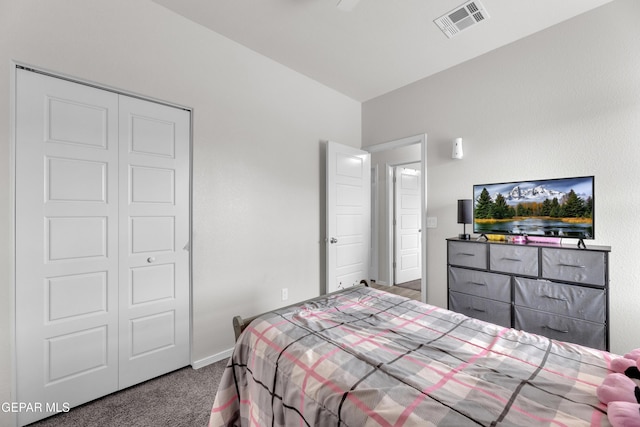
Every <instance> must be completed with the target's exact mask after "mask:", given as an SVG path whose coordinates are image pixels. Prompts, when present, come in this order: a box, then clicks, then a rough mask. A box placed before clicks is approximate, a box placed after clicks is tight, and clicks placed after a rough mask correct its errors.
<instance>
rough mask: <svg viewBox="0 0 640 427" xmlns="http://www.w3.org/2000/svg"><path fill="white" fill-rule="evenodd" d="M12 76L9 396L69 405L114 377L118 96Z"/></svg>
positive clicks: (29, 415)
mask: <svg viewBox="0 0 640 427" xmlns="http://www.w3.org/2000/svg"><path fill="white" fill-rule="evenodd" d="M16 84H17V97H16V355H17V357H16V368H17V369H16V373H17V399H16V400H18V401H22V402H43V403H44V402H50V403H59V405H60V406H59V407H62V406H61V405H62V404H63V403H65V402H66V403H68V404H70V405H71V406H76V405H79V404H81V403H84V402H87V401H89V400H92V399H95V398H97V397H100V396H102V395H105V394H107V393H111V392H113V391H115V390H117V387H118V380H117V377H118V376H117V369H118V366H117V365H118V359H117V354H118V353H117V352H118V340H117V334H118V301H117V295H118V294H117V292H118V290H117V281H118V256H117V251H118V245H117V239H118V205H117V203H118V200H117V191H118V178H117V173H118V168H117V163H118V124H117V120H118V117H117V108H118V104H117V103H118V96H117V95H116V94H114V93H111V92H107V91H102V90H99V89H96V88H92V87H87V86H83V85H78V84H74V83H71V82H68V81H65V80H61V79H56V78H52V77H48V76H45V75H41V74H37V73H33V72H29V71H26V70H17V79H16ZM78 349H82V351H77V350H78ZM48 408H55V406H53V405H52V406H50V407H47V406H46V405H44V409H48ZM50 414H51V412H46V411H43V412H21V413H20V414H19V423H20V424H25V423H29V422H32V421H35V420H36V419H38V418H43V417H45V416H47V415H50Z"/></svg>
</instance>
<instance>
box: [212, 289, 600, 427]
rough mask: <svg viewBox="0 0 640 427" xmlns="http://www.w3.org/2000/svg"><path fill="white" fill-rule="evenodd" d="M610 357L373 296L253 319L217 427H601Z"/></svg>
mask: <svg viewBox="0 0 640 427" xmlns="http://www.w3.org/2000/svg"><path fill="white" fill-rule="evenodd" d="M610 359H611V357H610V355H609V353H606V352H603V351H600V350H594V349H590V348H585V347H581V346H578V345H574V344H567V343H563V342H557V341H551V340H549V339H547V338H544V337H541V336H538V335H533V334H528V333H526V332H522V331H517V330H513V329H507V328H503V327H500V326H496V325H493V324H489V323H485V322H482V321H479V320H476V319H472V318H468V317H466V316H464V315H461V314H458V313H454V312H450V311H448V310H444V309H441V308H437V307H434V306H430V305H426V304H422V303H420V302H417V301H413V300H409V299H406V298H403V297H400V296H396V295H392V294H389V293H386V292H381V291H377V290H375V289H371V288H357V289H349V290H346V291H345V292H343V293H340V294H338V295H333V296H328V297H326V298H323V299H320V300H318V301H314V302H313V303H307V304H304V305H301V306H299V307H297V308H295V309H283V310H280V311H275V312H273V313H269V314H267V315H265V316H262V317H260V318H258V319H257V320H255V321H254V322H253V323H252V324H251V325H250V326H249V327H248V328H247V330H246V331H245V332H244V333H243V334H242V336H241V337H240V339H239V340H238V343H237V344H236V347H235V349H234V353H233V356H232V357H231V359H230V360H229V364H228V366H227V368H226V371H225V373H224V376H223V378H222V381H221V384H220V387H219V389H218V393H217V395H216V398H215V403H214V405H213V409H212V413H211V419H210V423H209V425H210V426H211V427H215V426H259V427H265V426H287V427H294V426H351V427H362V426H385V427H387V426H389V427H390V426H430V425H438V426H456V427H459V426H466V425H472V426H529V425H535V426H546V425H549V426H571V427H573V426H579V425H585V426H608V425H609V422H608V420H607V414H606V406H605V405H603V404H601V403H600V402H599V401H598V399H597V397H596V395H595V389H596V387H597V386H598V385H599V384H600V383H601V382H602V380H603V379H604V377H605V376H606V374H607V373H609V372H610V371H609V369H608V366H609V361H610Z"/></svg>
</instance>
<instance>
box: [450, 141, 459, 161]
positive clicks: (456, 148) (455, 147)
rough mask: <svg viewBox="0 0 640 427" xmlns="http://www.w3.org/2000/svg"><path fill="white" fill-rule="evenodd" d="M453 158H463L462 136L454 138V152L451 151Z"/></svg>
mask: <svg viewBox="0 0 640 427" xmlns="http://www.w3.org/2000/svg"><path fill="white" fill-rule="evenodd" d="M451 158H453V159H458V160H460V159H462V138H456V139H454V140H453V152H452V153H451Z"/></svg>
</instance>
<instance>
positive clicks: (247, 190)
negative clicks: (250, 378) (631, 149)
mask: <svg viewBox="0 0 640 427" xmlns="http://www.w3.org/2000/svg"><path fill="white" fill-rule="evenodd" d="M0 3H1V8H0V65H1V66H0V100H3V101H2V102H0V135H1V137H0V161H1V162H2V164H3V166H2V167H0V224H2V226H1V227H0V402H6V401H12V400H15V398H14V397H12V396H11V395H10V392H11V382H12V375H13V374H12V365H11V355H12V352H13V339H12V336H11V334H12V327H13V324H12V310H13V304H12V298H13V297H12V295H13V279H12V278H13V270H12V268H13V267H12V266H13V261H12V260H13V246H12V234H13V224H12V209H13V204H12V202H11V198H12V197H13V194H12V190H11V181H12V174H11V169H12V167H13V166H12V165H13V162H12V157H11V147H12V138H11V126H10V123H11V121H10V120H11V115H12V113H11V108H10V102H9V99H10V93H11V89H12V83H11V77H10V76H11V73H12V68H11V60H15V61H20V62H23V63H27V64H31V65H34V66H37V67H41V68H45V69H49V70H52V71H55V72H58V73H63V74H67V75H69V76H73V77H77V78H81V79H85V80H89V81H93V82H96V83H100V84H103V85H107V86H111V87H115V88H118V89H121V90H125V91H131V92H134V93H138V94H141V95H144V96H149V97H152V98H157V99H161V100H166V101H168V102H174V103H178V104H181V105H184V106H188V107H191V108H193V109H194V110H193V111H194V115H193V245H192V248H193V249H192V250H193V341H192V360H193V361H194V362H200V363H207V362H209V361H212V360H214V359H215V358H216V357H221V355H222V353H224V352H225V351H226V350H228V349H229V348H231V346H232V344H233V333H232V328H231V318H232V316H233V315H234V314H242V315H251V314H255V313H257V312H262V311H266V310H270V309H273V308H276V307H278V306H280V305H282V304H283V303H282V302H281V300H280V289H281V288H282V287H284V286H286V287H288V288H289V303H290V302H293V301H297V300H302V299H306V298H310V297H313V296H317V295H318V294H319V292H320V284H321V277H322V271H321V270H323V268H324V267H323V264H322V256H323V252H324V246H323V245H324V243H323V241H322V239H323V235H322V230H321V223H322V221H323V213H322V209H323V204H322V200H323V194H324V181H323V170H324V163H323V162H324V158H323V151H322V150H323V148H322V147H323V146H322V144H321V142H320V140H321V139H331V140H334V141H336V142H340V143H342V144H346V145H351V146H356V147H359V146H360V142H361V130H360V124H361V105H360V103H358V102H356V101H354V100H352V99H350V98H348V97H346V96H344V95H341V94H339V93H337V92H335V91H334V90H332V89H329V88H327V87H325V86H322V85H321V84H319V83H317V82H315V81H313V80H311V79H309V78H307V77H305V76H303V75H301V74H298V73H296V72H293V71H291V70H290V69H288V68H286V67H284V66H282V65H280V64H277V63H275V62H273V61H271V60H269V59H267V58H265V57H263V56H260V55H258V54H256V53H254V52H252V51H250V50H248V49H246V48H244V47H242V46H240V45H238V44H236V43H233V42H231V41H230V40H228V39H226V38H224V37H221V36H220V35H218V34H216V33H213V32H211V31H209V30H207V29H205V28H204V27H201V26H199V25H196V24H193V23H192V22H190V21H187V20H186V19H184V18H182V17H180V16H178V15H175V14H174V13H172V12H170V11H168V10H167V9H165V8H163V7H161V6H158V5H157V4H155V3H153V2H151V1H148V0H139V1H129V0H113V1H103V0H59V1H38V0H1V1H0ZM211 397H212V399H213V396H211ZM11 422H12V417H11V414H7V413H4V412H0V425H7V424H9V423H11Z"/></svg>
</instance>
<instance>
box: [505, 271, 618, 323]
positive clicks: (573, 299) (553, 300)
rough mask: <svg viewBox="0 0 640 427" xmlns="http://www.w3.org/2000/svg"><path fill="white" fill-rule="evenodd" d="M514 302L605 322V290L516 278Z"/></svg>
mask: <svg viewBox="0 0 640 427" xmlns="http://www.w3.org/2000/svg"><path fill="white" fill-rule="evenodd" d="M514 280H515V287H514V303H515V304H516V305H519V306H525V307H529V308H533V309H536V310H542V311H546V312H550V313H555V314H561V315H564V316H569V317H575V318H577V319H583V320H590V321H592V322H598V323H604V321H605V313H604V312H605V307H606V304H607V302H606V301H607V300H606V296H605V293H604V289H592V288H585V287H583V286H575V285H565V284H562V283H554V282H549V281H546V280H533V279H525V278H522V277H516V278H515V279H514Z"/></svg>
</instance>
